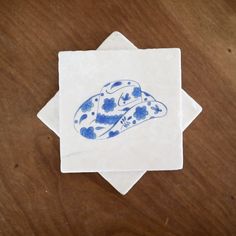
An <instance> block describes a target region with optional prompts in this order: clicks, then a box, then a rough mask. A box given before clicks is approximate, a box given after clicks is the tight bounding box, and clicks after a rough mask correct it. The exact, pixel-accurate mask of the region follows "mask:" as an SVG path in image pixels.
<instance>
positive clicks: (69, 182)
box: [0, 0, 236, 236]
mask: <svg viewBox="0 0 236 236" xmlns="http://www.w3.org/2000/svg"><path fill="white" fill-rule="evenodd" d="M235 3H236V2H235V1H234V0H231V1H230V0H225V1H224V0H217V1H204V0H199V1H196V0H192V1H190V0H183V1H171V0H167V1H166V0H163V1H156V0H153V1H152V0H150V1H141V0H140V1H138V0H136V1H134V0H117V1H114V0H112V1H110V0H106V1H96V0H94V1H93V0H86V1H85V0H84V1H72V0H71V1H66V0H61V1H56V0H52V1H46V0H45V1H43V0H35V1H24V0H22V1H17V0H15V1H14V0H12V1H4V0H2V1H1V6H0V45H1V47H0V94H1V96H0V115H1V120H0V150H1V154H0V235H7V236H11V235H24V236H25V235H50V236H51V235H57V236H58V235H80V236H84V235H85V236H93V235H96V236H97V235H99V236H103V235H108V236H112V235H114V236H121V235H125V236H126V235H127V236H131V235H132V236H133V235H155V236H157V235H162V236H165V235H168V236H173V235H179V236H182V235H188V236H190V235H207V236H209V235H214V236H217V235H236V106H235V99H236V4H235ZM115 30H117V31H120V32H121V33H123V34H124V35H125V36H126V37H127V38H128V39H130V40H131V41H132V42H133V43H134V44H135V45H136V46H137V47H139V48H160V47H178V48H181V50H182V73H183V88H184V89H185V90H186V91H187V92H188V93H189V94H191V96H192V97H193V98H194V99H195V100H196V101H198V102H199V104H201V105H202V107H203V113H202V114H201V115H200V116H199V117H198V118H197V119H196V120H195V121H194V122H193V123H192V124H191V126H190V127H189V128H188V129H187V130H186V131H185V132H184V169H183V170H181V171H174V172H148V173H146V174H145V176H144V177H143V178H142V179H141V180H140V181H139V182H138V183H137V184H136V185H135V187H134V188H133V189H132V190H131V191H130V192H129V193H128V194H127V195H125V196H122V195H120V194H119V193H118V192H117V191H116V190H115V189H114V188H113V187H111V185H110V184H109V183H107V182H106V181H105V180H104V179H103V178H102V177H101V176H99V174H97V173H93V174H62V173H60V169H59V140H58V137H57V136H56V135H55V134H54V133H53V132H52V131H50V130H49V129H48V128H47V127H46V126H45V125H44V124H43V123H42V122H41V121H40V120H39V119H38V118H37V117H36V114H37V112H38V111H39V110H40V109H41V108H42V106H43V105H44V104H45V103H46V102H47V101H48V100H49V99H50V98H51V97H52V96H53V95H54V93H55V92H56V91H57V90H58V72H57V53H58V51H62V50H87V49H96V48H97V46H99V45H100V43H101V42H102V41H103V40H104V39H105V38H106V37H107V36H108V35H109V34H110V33H111V32H113V31H115Z"/></svg>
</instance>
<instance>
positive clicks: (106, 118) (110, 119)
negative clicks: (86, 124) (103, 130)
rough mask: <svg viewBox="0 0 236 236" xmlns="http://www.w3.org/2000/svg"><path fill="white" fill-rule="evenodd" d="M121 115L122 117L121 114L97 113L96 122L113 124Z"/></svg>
mask: <svg viewBox="0 0 236 236" xmlns="http://www.w3.org/2000/svg"><path fill="white" fill-rule="evenodd" d="M121 117H122V116H121V115H114V116H107V115H103V114H100V113H98V114H97V118H96V122H97V123H100V124H105V125H112V124H115V123H116V122H117V121H119V120H120V118H121Z"/></svg>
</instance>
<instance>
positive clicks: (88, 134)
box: [80, 127, 96, 139]
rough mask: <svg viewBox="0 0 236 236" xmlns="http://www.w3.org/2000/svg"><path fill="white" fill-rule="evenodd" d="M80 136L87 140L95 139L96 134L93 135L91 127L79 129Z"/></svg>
mask: <svg viewBox="0 0 236 236" xmlns="http://www.w3.org/2000/svg"><path fill="white" fill-rule="evenodd" d="M80 134H81V135H82V136H84V137H85V138H87V139H95V138H96V134H95V133H94V128H93V127H88V128H85V127H83V128H81V129H80Z"/></svg>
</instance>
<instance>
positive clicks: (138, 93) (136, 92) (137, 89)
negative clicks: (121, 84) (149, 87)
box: [132, 87, 142, 98]
mask: <svg viewBox="0 0 236 236" xmlns="http://www.w3.org/2000/svg"><path fill="white" fill-rule="evenodd" d="M141 94H142V91H141V88H140V87H135V88H134V90H133V92H132V95H133V96H134V97H135V98H137V97H140V96H141Z"/></svg>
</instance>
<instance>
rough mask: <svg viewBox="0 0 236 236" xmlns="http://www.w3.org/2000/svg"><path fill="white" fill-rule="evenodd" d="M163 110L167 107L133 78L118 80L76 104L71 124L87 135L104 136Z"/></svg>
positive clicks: (107, 136) (93, 137)
mask: <svg viewBox="0 0 236 236" xmlns="http://www.w3.org/2000/svg"><path fill="white" fill-rule="evenodd" d="M166 113H167V107H166V106H165V105H164V104H163V103H161V102H158V101H157V100H156V99H155V98H154V97H153V96H151V95H150V94H149V93H147V92H144V91H142V90H141V87H140V85H139V84H138V83H137V82H135V81H132V80H120V81H115V82H111V83H108V84H106V85H105V86H103V88H102V90H101V91H100V93H99V94H96V95H94V96H92V97H90V98H89V99H88V100H86V101H85V102H84V103H83V104H82V105H81V106H80V107H79V108H78V110H77V111H76V113H75V116H74V127H75V129H76V131H78V132H79V133H80V134H81V135H82V136H83V137H85V138H87V139H107V138H112V137H115V136H117V135H119V134H120V133H122V132H124V131H125V130H128V129H130V128H132V127H134V126H136V125H139V124H141V123H143V122H144V121H147V120H150V119H153V118H158V117H163V116H165V115H166Z"/></svg>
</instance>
